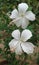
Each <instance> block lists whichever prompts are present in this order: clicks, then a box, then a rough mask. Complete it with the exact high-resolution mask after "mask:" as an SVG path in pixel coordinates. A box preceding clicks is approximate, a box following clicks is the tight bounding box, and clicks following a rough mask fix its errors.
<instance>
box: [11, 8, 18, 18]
mask: <svg viewBox="0 0 39 65" xmlns="http://www.w3.org/2000/svg"><path fill="white" fill-rule="evenodd" d="M17 17H18V11H17V9H14V10H13V11H12V12H11V15H10V18H11V19H14V18H17Z"/></svg>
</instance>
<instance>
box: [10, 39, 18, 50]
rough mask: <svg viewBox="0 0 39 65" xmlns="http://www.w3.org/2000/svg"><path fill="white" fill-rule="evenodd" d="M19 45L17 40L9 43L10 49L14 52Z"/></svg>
mask: <svg viewBox="0 0 39 65" xmlns="http://www.w3.org/2000/svg"><path fill="white" fill-rule="evenodd" d="M17 43H18V41H17V40H15V39H12V40H11V41H10V42H9V47H10V49H11V50H12V51H13V50H14V49H15V48H16V45H17Z"/></svg>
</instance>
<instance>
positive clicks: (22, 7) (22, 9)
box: [18, 3, 28, 13]
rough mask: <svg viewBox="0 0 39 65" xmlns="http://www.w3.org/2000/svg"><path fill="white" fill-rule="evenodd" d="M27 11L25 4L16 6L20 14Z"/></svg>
mask: <svg viewBox="0 0 39 65" xmlns="http://www.w3.org/2000/svg"><path fill="white" fill-rule="evenodd" d="M27 9H28V5H27V4H26V3H21V4H19V5H18V10H19V12H20V13H25V12H26V10H27Z"/></svg>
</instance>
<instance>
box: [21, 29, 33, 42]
mask: <svg viewBox="0 0 39 65" xmlns="http://www.w3.org/2000/svg"><path fill="white" fill-rule="evenodd" d="M31 37H32V33H31V31H30V30H28V29H25V30H24V31H23V32H22V34H21V38H22V40H23V41H27V40H28V39H30V38H31Z"/></svg>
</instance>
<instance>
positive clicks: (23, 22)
mask: <svg viewBox="0 0 39 65" xmlns="http://www.w3.org/2000/svg"><path fill="white" fill-rule="evenodd" d="M28 25H29V21H28V20H27V19H25V18H22V28H23V29H25V28H26V27H27V26H28Z"/></svg>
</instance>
